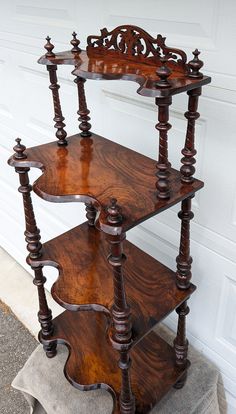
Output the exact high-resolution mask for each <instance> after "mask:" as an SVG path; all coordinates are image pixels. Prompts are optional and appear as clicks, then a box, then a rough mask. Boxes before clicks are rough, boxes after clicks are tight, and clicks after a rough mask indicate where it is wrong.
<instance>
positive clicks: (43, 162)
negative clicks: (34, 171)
mask: <svg viewBox="0 0 236 414" xmlns="http://www.w3.org/2000/svg"><path fill="white" fill-rule="evenodd" d="M114 154H115V156H114ZM9 163H10V165H13V166H22V167H37V168H41V169H42V170H43V171H44V173H43V174H42V175H41V176H40V177H39V178H38V179H37V180H36V181H35V183H34V186H33V188H34V191H35V192H36V193H37V194H38V195H39V196H40V197H42V198H43V199H45V200H48V201H52V202H73V201H75V202H76V201H77V202H78V201H82V202H85V203H88V202H91V201H92V202H93V205H94V207H96V208H97V209H98V210H99V212H98V214H97V221H96V225H97V227H100V228H101V229H102V230H104V231H106V232H112V233H113V234H114V233H115V232H116V227H114V226H111V225H109V224H108V223H107V218H106V217H107V214H108V213H107V210H106V206H107V205H108V204H109V202H110V199H111V197H113V196H114V188H115V189H116V192H117V194H119V204H120V205H122V214H123V222H122V229H123V231H124V232H126V231H127V230H129V229H130V228H132V227H134V226H136V225H137V224H139V223H140V222H142V221H144V220H146V219H147V218H149V217H151V216H154V215H155V214H158V213H160V212H161V211H163V210H165V209H167V208H169V207H171V206H173V205H174V204H176V203H178V202H180V201H181V200H183V199H184V198H186V197H188V196H190V195H191V194H194V193H195V192H196V191H198V190H199V189H200V188H202V187H203V183H202V182H201V181H198V180H195V179H194V181H193V182H192V183H188V184H183V183H181V180H180V179H181V174H180V172H178V171H176V170H174V169H172V168H171V169H170V170H169V188H170V198H168V199H161V198H159V197H157V190H156V176H155V173H156V161H155V160H152V159H150V158H148V157H145V156H144V155H141V154H138V153H137V152H135V151H132V150H130V149H128V148H125V147H123V146H122V145H119V144H116V143H115V142H112V141H109V140H107V139H105V138H102V137H100V136H99V135H96V134H92V136H91V138H81V137H80V135H79V134H77V135H74V136H73V137H68V146H67V147H58V146H57V143H56V142H51V143H49V144H43V145H39V146H37V147H33V148H29V149H27V159H22V160H15V159H13V158H11V159H10V160H9Z"/></svg>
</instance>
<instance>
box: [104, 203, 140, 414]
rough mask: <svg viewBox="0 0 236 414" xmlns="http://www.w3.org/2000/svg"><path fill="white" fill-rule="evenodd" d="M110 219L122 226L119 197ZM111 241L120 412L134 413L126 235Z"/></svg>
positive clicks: (113, 316)
mask: <svg viewBox="0 0 236 414" xmlns="http://www.w3.org/2000/svg"><path fill="white" fill-rule="evenodd" d="M107 211H108V216H107V222H108V224H110V225H116V226H117V225H119V224H121V223H122V215H121V209H120V207H119V206H118V205H117V200H116V199H114V198H113V199H112V200H111V204H110V206H109V207H108V209H107ZM107 238H108V242H109V244H110V254H109V256H108V262H109V264H110V265H111V266H112V269H113V284H114V301H113V306H112V329H111V335H110V339H111V343H112V345H113V347H114V348H115V349H116V350H118V351H119V352H120V360H119V363H118V365H119V368H120V369H121V375H122V383H121V392H120V398H119V403H120V412H121V414H134V412H135V398H134V395H133V393H132V389H131V381H130V366H131V360H130V356H129V349H130V347H131V344H132V339H131V336H132V324H131V312H130V307H129V305H128V304H127V299H126V293H125V284H124V275H123V269H122V267H123V264H124V261H125V260H126V257H125V255H124V253H123V241H124V239H125V234H124V233H123V234H121V235H118V236H114V235H108V236H107Z"/></svg>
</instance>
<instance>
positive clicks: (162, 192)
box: [156, 96, 172, 199]
mask: <svg viewBox="0 0 236 414" xmlns="http://www.w3.org/2000/svg"><path fill="white" fill-rule="evenodd" d="M171 103H172V98H171V97H170V96H169V97H166V98H156V105H158V121H159V122H158V124H157V125H156V129H157V130H158V131H159V157H158V162H157V173H156V176H157V178H158V180H157V183H156V188H157V196H158V197H159V198H161V199H167V198H169V197H170V187H169V174H170V172H169V169H170V166H171V164H170V162H169V160H168V131H169V129H170V128H171V124H170V123H169V122H168V120H169V106H170V105H171Z"/></svg>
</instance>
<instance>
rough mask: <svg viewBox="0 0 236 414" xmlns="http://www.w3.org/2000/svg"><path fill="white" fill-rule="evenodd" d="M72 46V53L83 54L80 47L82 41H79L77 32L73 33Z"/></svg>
mask: <svg viewBox="0 0 236 414" xmlns="http://www.w3.org/2000/svg"><path fill="white" fill-rule="evenodd" d="M70 44H71V45H72V46H73V47H72V49H71V52H73V53H79V52H81V49H80V47H79V44H80V40H79V39H77V33H75V32H73V33H72V40H71V41H70Z"/></svg>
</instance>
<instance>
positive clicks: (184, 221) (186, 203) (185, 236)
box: [176, 196, 194, 289]
mask: <svg viewBox="0 0 236 414" xmlns="http://www.w3.org/2000/svg"><path fill="white" fill-rule="evenodd" d="M193 197H194V196H191V197H188V198H186V199H185V200H183V201H182V204H181V211H180V212H179V214H178V217H179V218H180V219H181V234H180V247H179V255H178V256H177V258H176V262H177V272H176V284H177V286H178V287H179V288H180V289H188V288H189V286H190V280H191V276H192V273H191V264H192V261H193V260H192V257H191V256H190V220H191V219H192V218H193V217H194V214H193V212H192V211H191V201H192V200H191V199H192V198H193Z"/></svg>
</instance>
